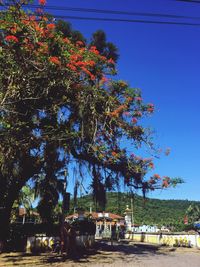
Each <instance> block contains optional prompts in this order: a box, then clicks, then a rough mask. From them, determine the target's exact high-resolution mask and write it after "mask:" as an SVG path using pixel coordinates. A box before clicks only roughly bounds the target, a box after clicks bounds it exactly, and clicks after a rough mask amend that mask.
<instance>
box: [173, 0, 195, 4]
mask: <svg viewBox="0 0 200 267" xmlns="http://www.w3.org/2000/svg"><path fill="white" fill-rule="evenodd" d="M175 1H176V2H185V3H191V4H200V1H199V0H175Z"/></svg>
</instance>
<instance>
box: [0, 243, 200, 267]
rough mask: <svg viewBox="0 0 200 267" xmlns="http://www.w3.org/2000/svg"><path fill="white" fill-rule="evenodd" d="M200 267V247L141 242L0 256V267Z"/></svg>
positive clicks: (104, 244)
mask: <svg viewBox="0 0 200 267" xmlns="http://www.w3.org/2000/svg"><path fill="white" fill-rule="evenodd" d="M7 266H18V267H24V266H31V267H32V266H36V267H41V266H44V267H50V266H52V267H78V266H80V267H97V266H99V267H108V266H109V267H126V266H130V267H173V266H176V267H200V250H198V249H193V248H169V247H159V246H155V245H149V244H143V243H132V242H131V243H128V242H123V243H115V244H114V245H113V246H111V245H110V242H100V241H99V242H97V244H96V248H95V249H92V250H90V251H88V252H87V253H83V252H80V253H79V256H77V257H75V258H73V259H69V258H66V259H63V258H62V257H61V256H60V255H56V254H54V253H48V254H42V255H37V256H36V255H35V256H33V255H30V254H22V253H7V254H1V255H0V267H7Z"/></svg>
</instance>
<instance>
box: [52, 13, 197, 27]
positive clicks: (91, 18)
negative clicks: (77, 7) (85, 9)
mask: <svg viewBox="0 0 200 267" xmlns="http://www.w3.org/2000/svg"><path fill="white" fill-rule="evenodd" d="M54 18H59V19H75V20H89V21H91V20H93V21H111V22H128V23H145V24H167V25H182V26H200V23H188V22H175V21H156V20H142V19H141V20H139V19H114V18H95V17H80V16H60V15H55V16H54Z"/></svg>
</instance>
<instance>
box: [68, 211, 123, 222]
mask: <svg viewBox="0 0 200 267" xmlns="http://www.w3.org/2000/svg"><path fill="white" fill-rule="evenodd" d="M84 216H91V217H92V218H93V219H95V220H101V219H103V218H105V219H107V220H111V221H112V220H123V219H124V217H122V216H120V215H118V214H114V213H111V212H92V213H90V212H84ZM73 218H78V213H74V214H72V215H69V216H67V217H66V219H73Z"/></svg>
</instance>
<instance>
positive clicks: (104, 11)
mask: <svg viewBox="0 0 200 267" xmlns="http://www.w3.org/2000/svg"><path fill="white" fill-rule="evenodd" d="M177 1H187V0H177ZM193 1H194V0H193ZM196 1H197V0H196ZM189 2H191V1H189ZM198 3H200V1H198ZM5 5H7V6H9V5H8V4H5ZM5 5H4V6H5ZM26 6H27V7H34V8H41V6H40V5H31V4H29V5H26ZM45 9H53V10H68V11H78V12H95V13H105V14H123V15H132V16H133V15H137V16H148V17H151V16H152V17H165V18H175V19H183V18H184V19H200V17H189V16H179V15H170V14H157V13H137V12H126V11H116V10H103V9H88V8H73V7H57V6H48V7H45ZM52 16H53V17H54V18H58V19H73V20H88V21H110V22H127V23H145V24H162V25H164V24H165V25H180V26H200V23H190V22H186V21H182V22H178V21H162V20H145V19H126V18H122V19H120V18H99V17H83V16H68V15H54V14H52Z"/></svg>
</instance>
